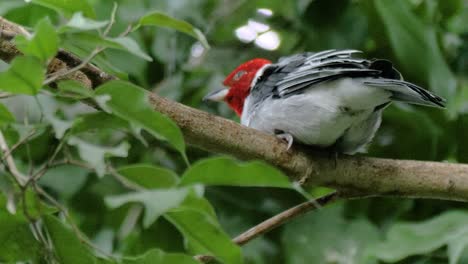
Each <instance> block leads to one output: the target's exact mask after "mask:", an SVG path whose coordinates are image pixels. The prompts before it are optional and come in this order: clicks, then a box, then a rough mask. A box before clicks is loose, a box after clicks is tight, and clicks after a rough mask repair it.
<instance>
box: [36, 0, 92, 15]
mask: <svg viewBox="0 0 468 264" xmlns="http://www.w3.org/2000/svg"><path fill="white" fill-rule="evenodd" d="M32 2H33V3H35V4H38V5H42V6H45V7H48V8H50V9H54V10H55V11H57V12H58V13H60V14H65V15H67V16H71V15H72V14H74V13H77V12H82V13H83V14H84V15H85V16H87V17H90V18H94V17H95V16H96V15H95V13H94V9H93V7H92V6H91V4H90V3H89V2H88V0H78V1H77V0H32Z"/></svg>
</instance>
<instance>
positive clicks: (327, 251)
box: [0, 0, 468, 264]
mask: <svg viewBox="0 0 468 264" xmlns="http://www.w3.org/2000/svg"><path fill="white" fill-rule="evenodd" d="M26 2H28V1H26ZM26 2H25V1H19V0H2V1H1V2H0V15H1V16H4V17H5V18H7V19H9V20H11V21H14V22H17V23H19V24H21V25H24V26H26V27H30V28H34V26H35V23H36V22H37V21H38V20H40V19H41V18H43V17H45V16H48V17H50V19H51V20H52V22H53V23H55V24H60V23H63V22H64V18H63V17H61V16H60V15H58V14H57V13H56V12H54V11H52V10H50V9H47V8H45V7H43V6H39V5H34V4H29V3H26ZM90 2H91V3H92V5H93V6H94V8H95V10H96V17H97V20H106V19H108V17H109V14H110V12H111V10H112V5H113V1H108V0H91V1H90ZM117 3H118V5H119V8H118V10H117V16H116V25H115V27H114V28H113V31H112V32H111V34H112V33H114V34H118V33H119V32H121V31H123V30H124V29H125V27H127V26H128V25H129V24H131V23H133V22H134V21H136V20H137V19H138V18H139V17H141V16H142V15H144V14H145V13H147V12H148V11H150V10H160V11H162V12H165V13H166V14H168V15H171V16H173V17H176V18H178V19H182V20H185V21H188V22H189V23H191V24H192V25H194V26H196V27H197V28H199V29H200V30H201V31H202V32H203V34H205V36H206V38H207V40H208V42H209V44H210V48H209V49H208V48H206V47H204V46H203V45H202V44H201V43H200V42H198V41H196V40H195V39H193V38H192V37H190V36H187V35H184V34H181V33H179V32H175V31H173V30H168V29H163V28H149V27H148V28H146V27H145V28H142V29H141V30H139V31H137V32H133V33H131V35H130V36H131V37H132V38H134V39H135V40H137V42H138V43H139V45H140V47H142V49H143V50H144V51H145V52H146V53H148V54H150V55H151V57H153V59H154V60H153V61H152V62H148V61H145V60H142V59H141V58H138V57H136V56H134V55H131V54H129V53H126V52H124V51H119V50H106V51H105V52H104V53H102V54H101V55H99V57H98V58H97V59H96V60H95V61H94V62H95V63H96V64H98V65H99V66H100V67H102V68H104V69H105V70H106V71H108V72H109V73H112V74H115V75H117V76H119V77H121V78H123V79H127V78H128V79H129V80H131V81H132V82H134V83H136V84H138V85H140V86H142V87H144V88H145V89H147V90H150V91H154V92H156V93H158V94H160V95H162V96H164V97H167V98H170V99H172V100H175V101H178V102H181V103H183V104H186V105H189V106H191V107H194V108H198V109H202V110H204V111H208V112H211V113H214V114H217V115H221V116H224V117H226V118H230V119H233V120H238V118H237V117H236V116H235V114H234V113H233V112H232V111H231V110H230V109H228V108H227V106H225V105H224V104H206V103H203V102H202V101H201V98H202V97H203V96H204V95H205V94H206V93H207V92H209V91H212V90H214V89H218V88H220V87H221V83H222V81H223V79H224V77H225V76H226V75H227V74H228V73H229V72H230V71H231V70H232V69H234V68H235V67H236V66H237V65H238V64H240V63H242V62H243V61H246V60H249V59H252V58H255V57H263V58H268V59H270V60H273V61H274V60H277V59H278V58H280V57H281V56H285V55H290V54H294V53H298V52H304V51H319V50H323V49H358V50H362V51H363V52H364V54H363V55H362V56H365V57H367V58H386V59H390V60H392V61H393V63H394V65H395V66H396V68H397V69H399V70H400V71H401V72H402V74H403V76H404V77H405V79H406V80H408V81H410V82H414V83H416V84H418V85H420V86H422V87H426V88H427V89H430V90H432V91H434V92H435V93H436V94H438V95H440V96H443V97H445V98H446V99H447V101H448V106H447V109H446V110H440V109H431V108H424V107H418V106H409V105H402V104H393V105H392V106H390V107H389V108H388V109H387V110H386V111H385V112H384V117H383V122H382V127H381V129H380V130H379V131H378V133H377V135H376V137H375V140H374V142H373V143H372V144H371V145H370V148H369V152H368V153H367V154H365V155H369V156H375V157H385V158H395V159H415V160H434V161H446V162H459V163H468V1H466V0H395V1H393V0H382V1H378V0H374V1H372V0H297V1H284V0H245V1H244V0H138V1H135V0H119V1H117ZM71 40H73V41H71ZM84 42H85V41H84ZM84 42H83V43H80V42H79V41H76V39H70V40H68V41H67V39H66V38H65V39H64V40H63V43H61V46H62V47H64V48H65V49H68V50H70V51H73V52H75V53H77V54H87V52H89V50H91V49H92V47H87V46H86V43H84ZM5 67H6V65H5V64H0V69H1V68H5ZM36 100H39V101H40V102H42V103H43V105H48V106H50V107H51V108H50V113H52V114H51V115H53V116H54V117H53V118H52V117H51V118H50V119H48V117H50V116H47V115H46V120H50V124H47V122H46V125H44V126H43V128H42V129H43V130H44V132H43V133H41V134H40V135H38V136H37V137H35V138H34V139H33V141H32V142H31V144H30V145H29V147H28V149H26V148H25V147H24V148H21V149H19V150H18V154H17V156H16V158H18V159H20V160H22V161H23V162H24V165H25V166H26V165H27V163H28V160H31V159H32V160H33V161H34V162H35V163H40V162H41V161H42V160H44V159H46V157H47V155H48V153H49V152H48V148H47V146H49V145H51V144H55V143H56V138H55V136H54V133H51V131H53V130H54V129H57V126H58V125H57V122H55V123H54V120H55V121H56V119H57V118H58V119H59V120H61V121H62V122H71V121H73V120H74V119H75V118H76V117H77V116H79V115H81V114H83V113H89V112H92V110H91V109H90V108H88V107H87V106H85V105H81V104H76V103H75V102H73V101H67V100H64V99H56V98H52V97H41V96H39V97H38V98H32V97H15V98H14V99H11V100H9V101H8V100H7V101H6V102H5V104H6V105H7V106H8V107H9V108H10V110H11V109H16V110H14V112H15V115H16V116H17V119H18V120H24V119H25V117H27V119H28V120H29V121H30V122H32V123H34V120H38V119H39V118H40V117H38V116H37V115H35V113H37V111H36V110H37V109H36V108H35V107H36V106H35V101H36ZM25 105H27V106H28V107H25ZM12 111H13V110H12ZM47 111H48V110H47ZM54 118H55V119H54ZM51 124H52V125H51ZM18 126H19V125H18ZM17 131H21V129H19V130H18V128H17V130H13V129H11V131H9V132H8V133H7V134H8V135H9V137H13V138H14V137H15V136H16V137H17V136H18V133H19V132H17ZM84 137H85V138H87V139H89V140H90V141H92V142H96V143H99V144H109V145H112V144H117V143H118V142H120V141H122V139H125V140H126V141H128V142H129V145H130V146H131V148H130V149H129V156H128V158H118V157H114V158H110V159H111V161H112V162H113V163H114V164H116V165H126V164H133V163H139V162H145V163H151V164H155V165H159V166H163V167H165V168H169V169H171V170H174V171H176V172H179V173H180V172H182V171H183V170H184V168H185V167H184V163H183V160H182V159H181V158H180V157H179V155H178V154H177V153H176V152H175V151H174V150H172V149H170V148H168V147H167V145H166V144H165V143H161V142H156V141H154V140H153V142H150V146H151V147H149V148H148V147H146V146H145V145H144V144H143V143H142V142H141V141H140V140H139V139H137V138H136V137H132V136H128V135H122V134H119V133H116V132H115V131H113V130H112V131H111V130H109V129H101V130H99V131H98V132H96V131H94V132H89V133H87V134H86V135H85V136H84ZM150 141H151V140H150ZM69 148H70V151H71V152H73V151H74V150H73V147H69ZM213 155H216V154H212V153H207V152H204V151H201V150H198V149H194V148H189V149H188V157H189V159H190V161H197V160H199V159H201V158H205V157H210V156H213ZM31 157H32V158H31ZM54 173H55V174H54ZM64 174H67V175H69V176H72V177H61V175H64ZM252 177H255V175H252ZM42 184H43V185H44V186H45V187H46V188H47V189H48V190H50V191H51V192H53V193H54V195H55V196H57V197H58V198H59V199H60V200H61V201H62V202H63V203H65V204H66V205H67V207H68V208H69V209H70V210H71V213H72V215H73V216H74V217H75V218H76V219H77V222H78V224H79V227H80V228H81V229H82V230H83V231H84V232H85V233H86V234H87V235H88V236H89V237H90V238H92V239H93V241H95V242H96V243H97V244H98V245H101V246H102V247H103V248H113V250H114V252H120V253H122V254H131V255H137V254H142V253H144V252H146V251H147V250H148V249H150V248H154V247H159V248H162V249H164V250H166V251H170V252H176V251H184V244H183V237H182V236H181V235H180V234H179V232H178V231H177V230H176V229H175V228H174V227H173V226H171V225H170V224H169V223H168V222H167V221H166V220H164V219H159V220H158V221H157V222H156V223H154V224H153V225H151V226H150V227H149V228H148V229H143V228H142V227H141V226H136V227H135V228H134V229H133V230H132V231H131V232H130V233H129V234H128V235H126V236H125V237H118V234H119V233H118V232H119V228H120V227H121V224H122V221H123V219H124V218H125V217H126V215H127V211H128V209H129V207H121V208H118V209H113V210H111V209H108V208H107V207H106V206H105V204H104V201H103V197H105V196H106V195H111V194H116V193H121V192H122V187H121V186H119V185H118V184H117V183H116V182H115V180H113V179H112V178H110V177H104V178H103V179H98V178H97V177H95V176H93V174H92V173H89V172H88V171H86V170H80V169H77V168H73V169H71V168H62V169H61V170H59V171H57V170H55V171H53V173H48V174H47V175H46V176H45V177H44V178H43V179H42ZM310 192H311V193H313V194H319V193H323V192H324V189H322V188H313V189H312V190H310ZM206 197H207V198H208V200H209V201H210V202H211V203H212V204H213V206H214V208H215V210H216V213H217V215H218V217H219V221H220V223H221V225H222V227H223V228H224V230H226V232H227V233H229V234H230V236H235V235H237V234H239V233H241V232H243V231H244V230H246V229H248V228H249V227H251V226H253V225H255V224H257V223H259V222H260V221H262V220H264V219H266V218H268V217H270V216H272V215H274V214H276V213H278V212H280V211H282V210H285V209H286V208H288V207H291V206H293V205H295V204H297V203H300V202H302V201H303V197H302V196H300V195H299V194H297V193H296V192H294V191H291V190H280V189H274V188H241V187H208V188H207V189H206ZM408 222H411V224H407V223H408ZM467 237H468V207H467V205H466V203H461V202H460V203H458V202H447V201H437V200H412V199H397V198H372V199H363V200H356V201H346V202H339V203H337V204H334V205H331V206H329V207H327V208H325V209H323V210H320V211H318V212H314V213H310V214H308V215H307V216H305V217H301V218H299V219H296V220H294V221H292V222H291V223H289V224H287V225H285V226H283V227H281V228H278V229H276V230H274V231H273V232H271V233H269V234H267V235H265V236H263V237H261V238H258V239H256V240H255V241H253V242H251V243H249V244H247V245H246V246H243V254H244V256H245V257H246V263H251V264H263V263H265V264H266V263H286V264H299V263H304V264H305V263H330V264H331V263H343V264H345V263H383V262H392V263H393V262H394V263H431V264H432V263H449V260H450V261H451V262H450V263H468V248H467V245H468V239H467Z"/></svg>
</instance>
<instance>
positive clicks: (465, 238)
mask: <svg viewBox="0 0 468 264" xmlns="http://www.w3.org/2000/svg"><path fill="white" fill-rule="evenodd" d="M467 251H468V228H467V229H465V230H464V232H460V233H459V234H458V236H456V238H454V239H452V240H451V241H449V242H448V245H447V255H448V257H449V261H450V264H457V263H466V262H467V261H468V254H467V253H468V252H467Z"/></svg>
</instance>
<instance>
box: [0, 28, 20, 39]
mask: <svg viewBox="0 0 468 264" xmlns="http://www.w3.org/2000/svg"><path fill="white" fill-rule="evenodd" d="M17 34H18V33H16V32H13V31H8V30H2V29H0V39H4V40H12V39H14V38H15V37H16V35H17Z"/></svg>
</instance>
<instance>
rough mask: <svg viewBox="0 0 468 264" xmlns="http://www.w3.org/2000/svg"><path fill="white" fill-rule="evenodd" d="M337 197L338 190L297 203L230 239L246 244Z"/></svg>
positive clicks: (238, 243)
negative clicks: (315, 198)
mask: <svg viewBox="0 0 468 264" xmlns="http://www.w3.org/2000/svg"><path fill="white" fill-rule="evenodd" d="M338 198H339V194H338V192H332V193H330V194H327V195H324V196H322V197H320V198H318V199H317V200H310V201H306V202H303V203H301V204H298V205H296V206H294V207H291V208H289V209H287V210H286V211H283V212H281V213H279V214H277V215H275V216H273V217H271V218H268V219H267V220H265V221H263V222H261V223H260V224H258V225H256V226H254V227H252V228H250V229H249V230H247V231H245V232H244V233H242V234H240V235H238V236H237V237H235V238H234V239H233V240H232V241H233V242H234V243H236V244H237V245H239V246H242V245H244V244H247V243H248V242H249V241H250V240H252V239H254V238H256V237H259V236H261V235H263V234H265V233H267V232H269V231H271V230H273V229H275V228H277V227H279V226H280V225H283V224H285V223H286V222H288V221H290V220H292V219H294V218H296V217H298V216H301V215H304V214H305V213H307V212H310V211H313V210H316V209H319V206H325V205H327V204H329V203H332V202H334V201H336V200H337V199H338Z"/></svg>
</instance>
